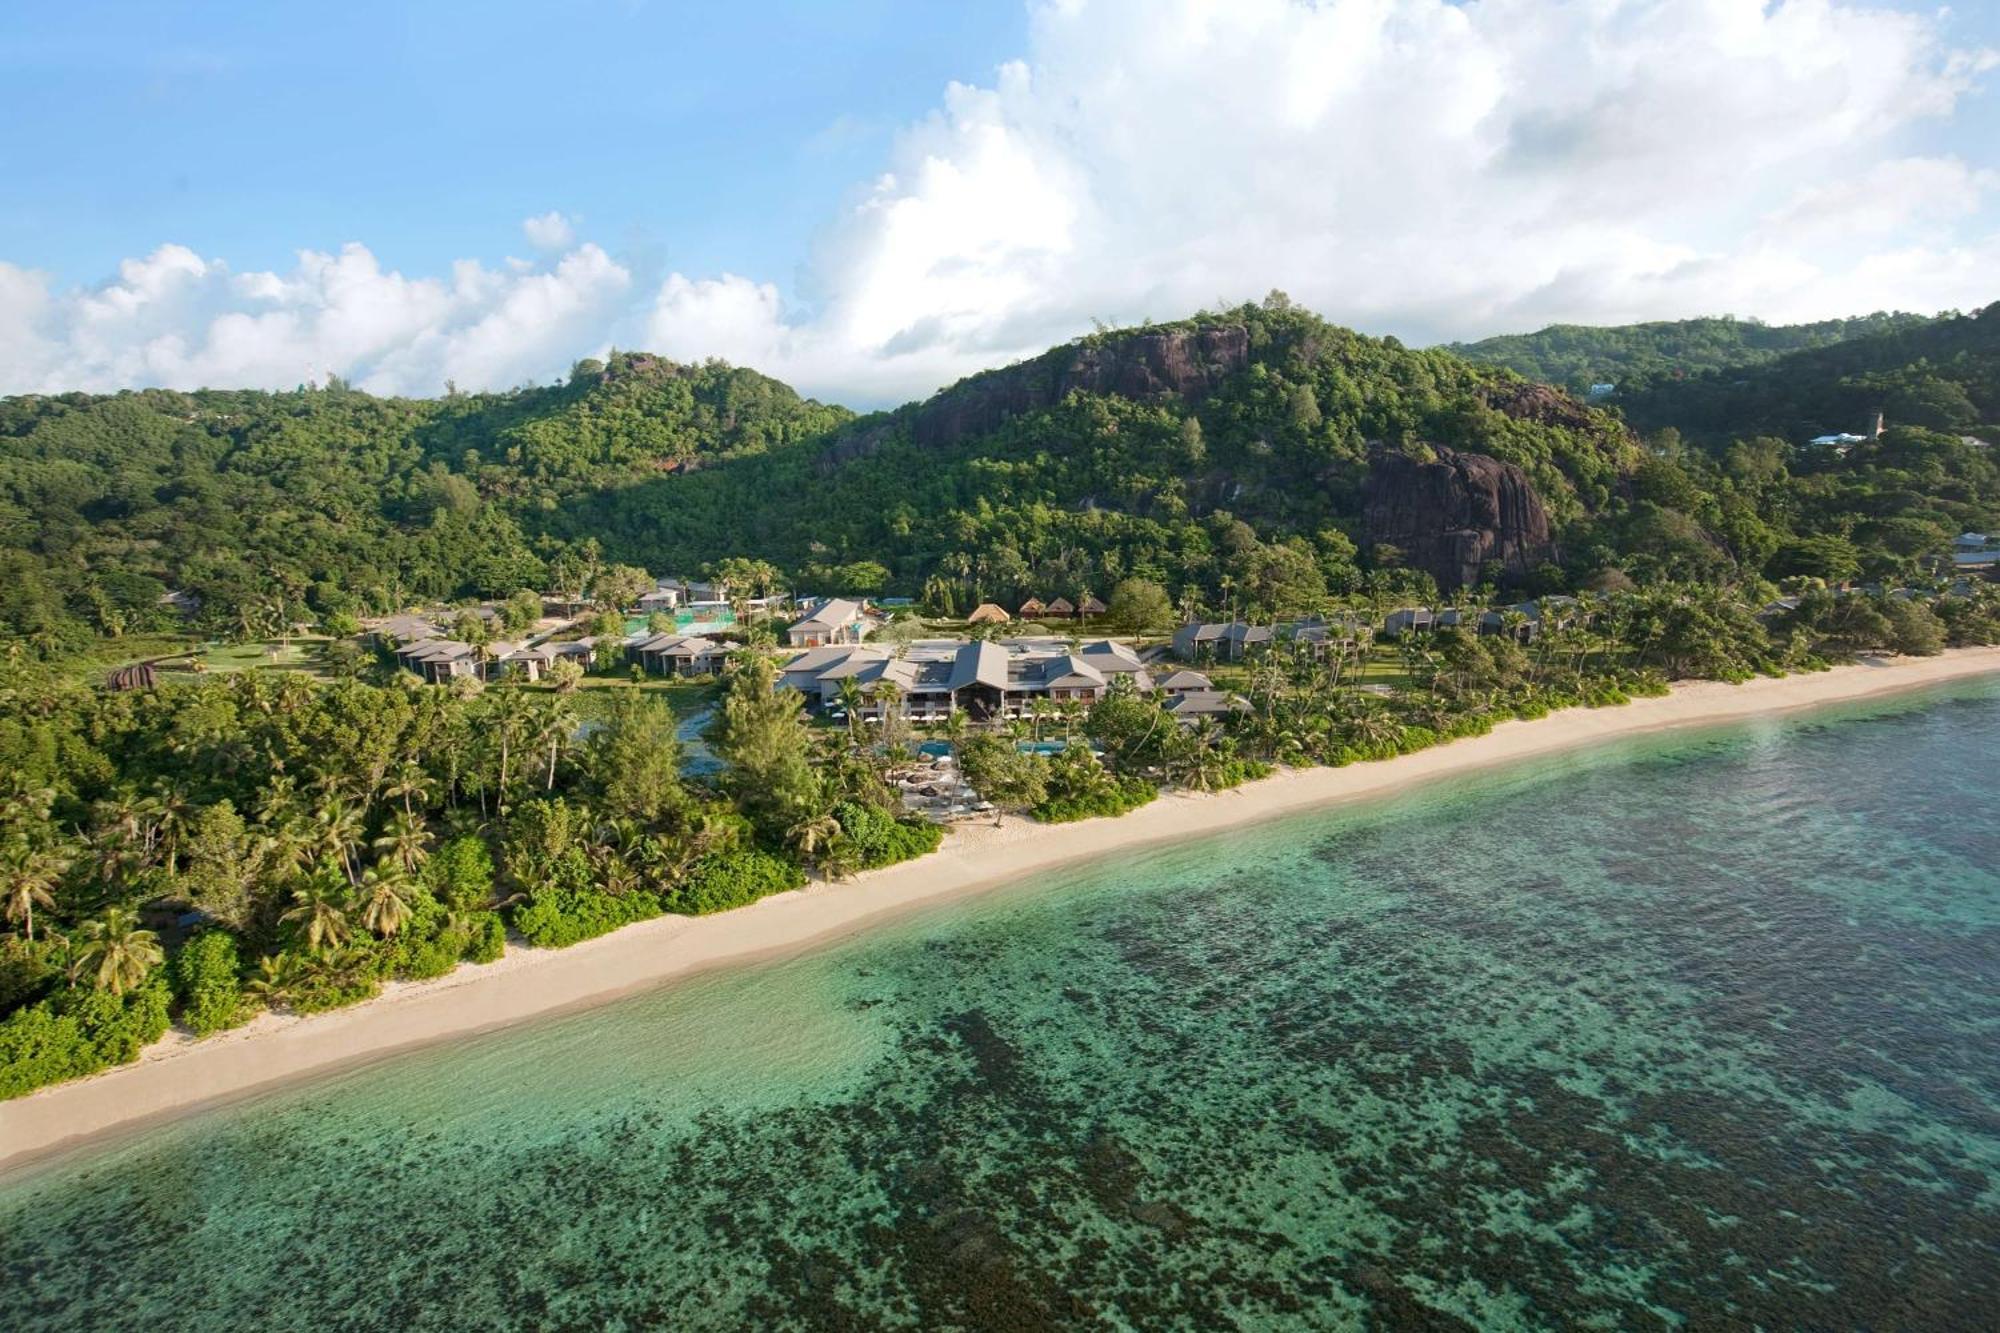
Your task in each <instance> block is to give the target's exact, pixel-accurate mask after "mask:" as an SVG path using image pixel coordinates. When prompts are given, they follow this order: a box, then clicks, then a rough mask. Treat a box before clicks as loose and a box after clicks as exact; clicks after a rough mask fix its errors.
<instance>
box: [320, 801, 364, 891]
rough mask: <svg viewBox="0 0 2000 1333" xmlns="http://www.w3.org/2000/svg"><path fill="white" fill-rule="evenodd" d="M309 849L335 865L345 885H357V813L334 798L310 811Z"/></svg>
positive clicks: (360, 828)
mask: <svg viewBox="0 0 2000 1333" xmlns="http://www.w3.org/2000/svg"><path fill="white" fill-rule="evenodd" d="M313 824H314V827H313V831H312V838H313V849H314V850H315V851H317V852H318V853H319V854H320V855H321V856H324V857H325V858H326V859H327V860H329V861H333V862H335V863H336V864H338V865H339V866H340V868H341V870H342V871H344V872H345V873H346V875H347V882H348V883H349V884H356V883H359V882H360V876H359V875H357V874H355V872H354V856H353V852H354V849H355V848H356V847H359V846H360V845H361V836H362V826H361V812H360V811H358V810H356V809H355V808H354V807H353V806H351V805H349V804H347V802H345V801H343V800H341V799H339V798H338V797H335V798H334V799H333V800H330V801H328V802H327V803H326V804H325V805H322V806H321V807H320V808H319V809H318V810H316V811H314V812H313Z"/></svg>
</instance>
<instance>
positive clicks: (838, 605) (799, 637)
mask: <svg viewBox="0 0 2000 1333" xmlns="http://www.w3.org/2000/svg"><path fill="white" fill-rule="evenodd" d="M874 628H875V622H874V621H873V620H871V619H870V618H869V616H868V612H867V610H866V609H865V608H864V607H863V606H862V605H861V603H859V602H850V601H848V600H847V599H846V598H843V597H831V598H828V599H827V600H826V601H824V602H821V603H820V604H819V606H818V607H817V608H816V609H815V610H813V611H812V612H811V613H810V614H809V615H807V616H806V618H805V619H804V620H801V621H798V622H796V623H795V624H793V625H792V627H791V628H790V629H788V630H786V631H785V636H786V639H787V640H788V641H789V642H790V643H791V645H792V647H794V648H822V647H825V646H826V645H828V644H834V643H860V642H861V641H862V640H863V639H865V638H867V637H868V634H869V631H870V630H872V629H874Z"/></svg>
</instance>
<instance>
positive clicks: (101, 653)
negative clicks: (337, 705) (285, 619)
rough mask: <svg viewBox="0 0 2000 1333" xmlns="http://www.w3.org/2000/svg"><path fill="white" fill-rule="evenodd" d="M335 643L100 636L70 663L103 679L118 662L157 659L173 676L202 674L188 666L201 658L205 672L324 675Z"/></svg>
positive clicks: (80, 673)
mask: <svg viewBox="0 0 2000 1333" xmlns="http://www.w3.org/2000/svg"><path fill="white" fill-rule="evenodd" d="M330 642H331V640H328V639H323V638H294V639H289V640H285V641H282V642H280V641H278V640H261V641H256V640H253V641H251V642H248V643H218V642H216V641H214V640H205V639H200V638H196V637H194V636H192V635H183V634H147V635H128V636H126V637H124V638H117V639H100V640H99V641H98V642H97V643H96V644H94V645H93V646H91V647H90V648H89V649H86V650H85V651H84V652H82V653H79V654H78V655H77V656H75V657H73V658H71V659H70V660H69V663H68V665H69V668H70V670H71V673H72V674H74V675H77V676H82V677H88V678H91V679H101V678H102V677H103V676H104V675H106V674H107V673H109V672H111V671H113V670H115V669H116V668H118V667H122V666H131V665H133V664H135V663H139V662H154V663H156V664H157V667H156V669H157V670H158V671H159V672H160V674H162V675H163V676H165V677H166V678H168V679H171V680H187V679H191V678H192V677H193V676H194V675H195V674H197V673H195V672H192V671H190V670H189V663H190V662H198V663H200V665H201V671H202V672H204V673H207V672H214V673H220V674H224V675H227V674H230V673H233V672H238V671H304V672H306V673H308V674H310V675H315V676H324V675H325V674H326V649H327V645H328V643H330ZM162 659H164V660H162Z"/></svg>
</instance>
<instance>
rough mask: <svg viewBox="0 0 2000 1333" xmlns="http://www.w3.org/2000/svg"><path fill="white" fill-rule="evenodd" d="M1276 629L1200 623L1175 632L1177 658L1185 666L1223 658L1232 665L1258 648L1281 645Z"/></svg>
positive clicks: (1235, 623)
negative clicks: (1278, 642) (1274, 644)
mask: <svg viewBox="0 0 2000 1333" xmlns="http://www.w3.org/2000/svg"><path fill="white" fill-rule="evenodd" d="M1277 638H1278V631H1277V627H1276V626H1274V625H1251V624H1246V623H1245V622H1243V621H1241V620H1238V621H1235V622H1233V623H1231V624H1208V623H1203V622H1200V621H1196V622H1193V623H1190V624H1186V625H1183V626H1181V627H1180V628H1179V629H1178V630H1175V631H1174V656H1176V657H1178V658H1180V659H1181V660H1182V661H1184V662H1206V661H1212V660H1214V659H1216V658H1223V659H1226V660H1228V661H1231V662H1236V661H1240V660H1242V658H1243V656H1244V655H1245V654H1246V653H1248V652H1250V651H1252V650H1253V649H1257V648H1268V647H1270V646H1271V645H1272V644H1273V643H1275V642H1276V641H1277Z"/></svg>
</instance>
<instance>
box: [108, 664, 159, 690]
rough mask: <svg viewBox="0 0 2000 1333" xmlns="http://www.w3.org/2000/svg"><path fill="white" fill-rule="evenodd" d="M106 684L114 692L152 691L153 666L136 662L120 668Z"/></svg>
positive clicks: (110, 676)
mask: <svg viewBox="0 0 2000 1333" xmlns="http://www.w3.org/2000/svg"><path fill="white" fill-rule="evenodd" d="M104 683H105V684H106V685H107V686H109V687H110V688H112V689H114V690H150V689H152V688H153V664H152V663H151V662H135V663H133V664H132V665H131V666H123V667H119V668H118V669H117V670H116V671H113V672H112V673H111V674H110V675H109V676H107V677H105V680H104Z"/></svg>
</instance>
